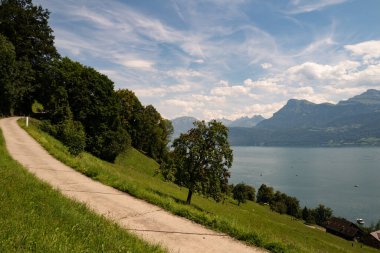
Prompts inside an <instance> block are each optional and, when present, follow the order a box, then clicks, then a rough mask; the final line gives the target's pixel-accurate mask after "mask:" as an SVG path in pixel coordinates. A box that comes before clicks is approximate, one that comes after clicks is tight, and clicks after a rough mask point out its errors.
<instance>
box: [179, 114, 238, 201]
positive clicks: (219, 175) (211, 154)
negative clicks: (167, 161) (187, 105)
mask: <svg viewBox="0 0 380 253" xmlns="http://www.w3.org/2000/svg"><path fill="white" fill-rule="evenodd" d="M194 126H195V127H194V128H192V129H190V130H189V131H188V132H187V133H185V134H181V135H180V137H179V138H177V139H175V140H174V142H173V148H174V150H173V154H172V159H173V160H174V162H173V163H172V164H173V165H174V179H175V183H176V184H178V185H180V186H184V187H186V188H188V189H189V193H188V196H187V201H186V202H187V203H188V204H190V202H191V197H192V194H193V192H200V193H202V194H203V195H205V196H209V197H212V198H213V199H215V200H216V201H220V200H221V199H222V196H223V193H225V192H226V191H227V188H228V178H229V177H230V172H229V170H228V169H229V168H230V167H231V165H232V159H233V155H232V150H231V148H230V145H229V143H228V129H227V127H225V126H224V125H223V124H222V123H220V122H217V121H215V120H214V121H211V122H208V123H207V124H206V123H205V122H204V121H197V122H195V123H194Z"/></svg>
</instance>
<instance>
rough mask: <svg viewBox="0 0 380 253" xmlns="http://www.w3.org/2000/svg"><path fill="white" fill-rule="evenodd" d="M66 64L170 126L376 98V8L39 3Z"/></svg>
mask: <svg viewBox="0 0 380 253" xmlns="http://www.w3.org/2000/svg"><path fill="white" fill-rule="evenodd" d="M34 3H36V4H41V5H42V6H43V7H44V8H47V9H49V11H50V12H51V16H50V25H51V27H52V28H53V30H54V35H55V43H56V47H57V48H58V51H59V52H60V53H61V55H63V56H68V57H70V58H72V59H73V60H76V61H79V62H81V63H83V64H85V65H88V66H91V67H94V68H95V69H97V70H98V71H100V72H102V73H104V74H106V75H107V76H109V78H110V79H111V80H113V81H114V83H115V88H116V89H118V88H127V89H130V90H133V91H134V92H135V93H136V95H137V96H138V97H139V99H140V100H141V101H142V102H143V104H145V105H147V104H153V105H154V106H155V107H156V108H157V109H158V111H159V112H160V113H161V114H162V115H163V116H164V117H166V118H169V119H172V118H175V117H178V116H194V117H196V118H198V119H211V118H222V117H225V118H229V119H235V118H238V117H242V116H253V115H256V114H261V115H263V116H265V117H270V116H271V115H272V113H274V112H275V111H277V110H278V109H280V108H281V107H282V106H283V105H284V104H285V103H286V101H287V100H288V99H290V98H298V99H307V100H310V101H312V102H315V103H323V102H331V103H335V102H337V101H339V100H342V99H347V98H349V97H351V96H353V95H356V94H359V93H361V92H364V91H365V90H367V89H369V88H375V89H380V26H379V24H380V15H379V14H380V1H379V0H320V1H314V0H251V1H249V0H203V1H198V0H167V1H166V0H135V1H127V0H108V1H102V0H75V1H71V0H65V1H61V0H35V1H34Z"/></svg>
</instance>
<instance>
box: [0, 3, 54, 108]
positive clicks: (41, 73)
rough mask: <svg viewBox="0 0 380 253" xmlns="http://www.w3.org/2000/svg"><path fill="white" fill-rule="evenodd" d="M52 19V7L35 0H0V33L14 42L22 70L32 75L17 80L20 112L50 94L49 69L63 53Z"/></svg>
mask: <svg viewBox="0 0 380 253" xmlns="http://www.w3.org/2000/svg"><path fill="white" fill-rule="evenodd" d="M48 19H49V12H48V10H45V9H43V8H42V7H41V6H35V5H33V3H32V1H31V0H0V33H2V34H3V35H5V36H6V37H7V38H8V40H9V41H10V42H11V43H12V44H13V45H14V48H15V53H16V60H17V61H18V62H19V64H20V67H19V69H20V71H28V75H27V76H28V78H27V79H26V80H22V78H18V79H17V80H18V81H19V83H18V84H15V85H18V86H19V87H17V88H16V89H14V90H15V92H16V91H17V92H20V91H21V92H22V93H23V94H22V96H21V98H22V99H23V101H22V102H21V103H18V106H19V107H22V108H20V109H19V110H20V111H21V112H19V113H29V112H30V108H31V104H32V103H33V101H34V99H35V98H36V99H38V100H44V99H45V98H46V97H47V96H46V94H45V91H46V90H47V88H48V87H46V85H47V83H46V82H45V76H46V69H47V67H48V65H49V63H50V62H51V60H52V59H53V58H56V57H58V56H59V55H58V53H57V50H56V48H55V47H54V36H53V30H52V29H51V28H50V26H49V24H48ZM30 68H31V69H32V70H33V71H30V70H29V69H30ZM19 97H20V96H19ZM44 102H45V101H44Z"/></svg>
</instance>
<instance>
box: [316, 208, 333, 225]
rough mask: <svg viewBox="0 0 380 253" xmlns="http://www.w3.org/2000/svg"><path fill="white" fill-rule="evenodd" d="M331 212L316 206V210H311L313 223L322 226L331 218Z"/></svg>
mask: <svg viewBox="0 0 380 253" xmlns="http://www.w3.org/2000/svg"><path fill="white" fill-rule="evenodd" d="M332 213H333V212H332V210H331V209H330V208H328V207H325V206H324V205H318V207H317V208H315V209H314V210H313V214H314V219H315V223H317V224H318V225H320V226H324V225H325V224H326V221H327V220H328V219H330V218H331V216H332Z"/></svg>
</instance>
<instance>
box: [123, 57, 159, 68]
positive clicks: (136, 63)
mask: <svg viewBox="0 0 380 253" xmlns="http://www.w3.org/2000/svg"><path fill="white" fill-rule="evenodd" d="M120 64H121V65H123V66H124V67H126V68H134V69H143V70H151V69H152V68H153V65H154V62H151V61H147V60H140V59H136V60H121V61H120Z"/></svg>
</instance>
